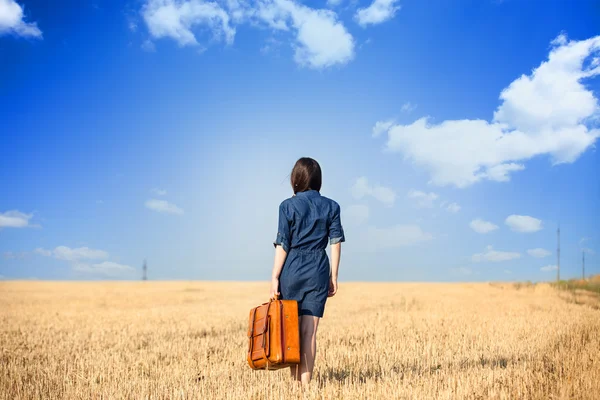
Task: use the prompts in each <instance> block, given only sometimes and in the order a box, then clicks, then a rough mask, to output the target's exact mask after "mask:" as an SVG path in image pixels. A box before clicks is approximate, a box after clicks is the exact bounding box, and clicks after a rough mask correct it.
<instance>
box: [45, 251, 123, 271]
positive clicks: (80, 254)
mask: <svg viewBox="0 0 600 400" xmlns="http://www.w3.org/2000/svg"><path fill="white" fill-rule="evenodd" d="M34 253H36V254H40V255H42V256H45V257H53V258H56V259H57V260H62V261H66V262H68V263H69V264H71V268H73V271H77V272H86V273H91V274H101V275H107V276H117V275H121V274H123V273H125V272H127V271H134V270H135V268H132V267H130V266H128V265H123V264H118V263H116V262H113V261H102V262H98V261H101V260H106V259H107V258H108V257H109V254H108V253H107V252H106V251H104V250H96V249H90V248H89V247H78V248H70V247H67V246H58V247H56V248H55V249H54V250H46V249H43V248H37V249H35V250H34ZM94 261H96V263H94Z"/></svg>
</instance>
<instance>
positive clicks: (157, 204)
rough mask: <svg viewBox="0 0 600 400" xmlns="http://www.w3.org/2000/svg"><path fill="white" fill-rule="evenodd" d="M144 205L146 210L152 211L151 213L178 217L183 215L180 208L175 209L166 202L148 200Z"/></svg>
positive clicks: (173, 205) (171, 204) (174, 206)
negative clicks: (176, 215) (155, 212)
mask: <svg viewBox="0 0 600 400" xmlns="http://www.w3.org/2000/svg"><path fill="white" fill-rule="evenodd" d="M145 204H146V208H148V209H150V210H153V211H157V212H161V213H166V214H178V215H182V214H183V210H182V209H181V208H179V207H177V206H176V205H175V204H173V203H169V202H168V201H166V200H158V199H150V200H147V201H146V203H145Z"/></svg>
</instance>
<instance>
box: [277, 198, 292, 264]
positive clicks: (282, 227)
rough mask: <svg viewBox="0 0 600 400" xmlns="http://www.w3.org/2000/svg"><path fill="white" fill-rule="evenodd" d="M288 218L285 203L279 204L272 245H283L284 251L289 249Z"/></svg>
mask: <svg viewBox="0 0 600 400" xmlns="http://www.w3.org/2000/svg"><path fill="white" fill-rule="evenodd" d="M290 242H291V240H290V219H289V217H288V213H287V207H286V205H285V203H281V204H280V205H279V223H278V224H277V236H276V237H275V241H274V242H273V246H275V247H277V246H278V245H279V246H281V247H283V250H285V252H286V253H287V252H289V250H290Z"/></svg>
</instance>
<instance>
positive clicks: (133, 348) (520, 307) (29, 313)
mask: <svg viewBox="0 0 600 400" xmlns="http://www.w3.org/2000/svg"><path fill="white" fill-rule="evenodd" d="M267 297H268V284H265V283H239V282H236V283H229V282H136V283H116V282H115V283H113V282H111V283H59V282H0V349H1V354H0V398H2V399H31V398H39V399H56V398H66V399H75V398H80V399H90V398H115V399H165V398H172V399H191V398H199V399H265V398H273V399H288V398H305V399H463V398H464V399H484V398H499V399H529V398H536V399H563V398H564V399H575V398H576V399H594V398H595V399H597V398H599V397H600V310H598V308H597V307H596V308H594V307H592V306H590V305H588V304H576V303H574V302H569V301H566V300H565V298H563V297H564V296H561V295H559V293H557V292H556V291H555V290H554V289H553V288H551V287H549V286H547V285H536V286H528V287H521V288H518V287H514V286H512V285H491V284H484V283H482V284H420V283H419V284H416V283H415V284H391V283H390V284H379V283H341V285H340V291H339V293H338V295H337V296H336V297H335V298H333V299H331V300H330V301H329V303H328V304H327V309H326V311H325V318H324V319H323V320H322V321H321V325H320V327H319V333H318V349H317V352H318V354H317V363H316V367H315V374H314V380H313V382H312V384H311V386H310V387H309V388H306V389H304V390H300V389H299V388H297V387H296V386H293V385H292V384H291V382H290V380H289V374H288V371H252V370H250V369H249V368H248V366H247V364H246V361H245V356H246V354H245V352H246V346H247V341H246V327H247V318H248V311H249V310H250V308H251V307H253V306H256V305H258V304H260V303H261V302H263V301H264V300H265V299H266V298H267Z"/></svg>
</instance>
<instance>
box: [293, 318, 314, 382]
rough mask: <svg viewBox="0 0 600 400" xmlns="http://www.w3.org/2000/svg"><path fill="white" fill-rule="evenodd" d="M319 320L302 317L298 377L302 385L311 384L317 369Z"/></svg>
mask: <svg viewBox="0 0 600 400" xmlns="http://www.w3.org/2000/svg"><path fill="white" fill-rule="evenodd" d="M319 319H320V318H319V317H314V316H312V315H302V316H300V365H299V366H298V367H297V369H298V371H297V372H298V373H297V374H296V376H297V377H299V380H300V381H301V382H302V384H308V383H309V382H310V379H311V377H312V372H313V368H314V367H315V356H316V355H317V328H318V327H319ZM292 372H293V370H292ZM297 379H298V378H297Z"/></svg>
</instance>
